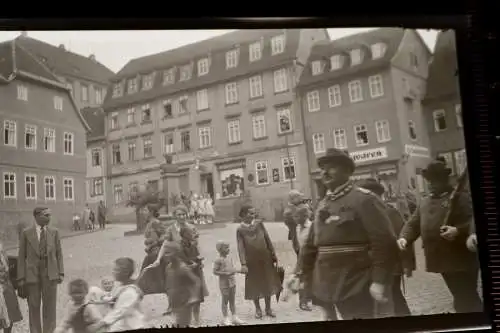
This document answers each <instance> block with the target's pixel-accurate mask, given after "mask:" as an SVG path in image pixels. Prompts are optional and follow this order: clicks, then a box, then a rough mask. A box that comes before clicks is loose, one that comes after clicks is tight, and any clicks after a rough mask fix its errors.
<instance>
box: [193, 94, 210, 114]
mask: <svg viewBox="0 0 500 333" xmlns="http://www.w3.org/2000/svg"><path fill="white" fill-rule="evenodd" d="M196 108H197V110H198V111H202V110H207V109H208V90H207V89H202V90H198V91H197V92H196Z"/></svg>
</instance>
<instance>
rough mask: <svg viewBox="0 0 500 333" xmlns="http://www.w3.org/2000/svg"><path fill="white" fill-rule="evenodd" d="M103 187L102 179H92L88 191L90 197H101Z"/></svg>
mask: <svg viewBox="0 0 500 333" xmlns="http://www.w3.org/2000/svg"><path fill="white" fill-rule="evenodd" d="M103 193H104V186H103V181H102V178H94V179H92V188H91V190H90V196H92V197H95V196H98V195H103Z"/></svg>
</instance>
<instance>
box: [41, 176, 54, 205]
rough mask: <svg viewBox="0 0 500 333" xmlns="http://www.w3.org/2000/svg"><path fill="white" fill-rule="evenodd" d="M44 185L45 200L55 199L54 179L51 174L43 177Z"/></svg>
mask: <svg viewBox="0 0 500 333" xmlns="http://www.w3.org/2000/svg"><path fill="white" fill-rule="evenodd" d="M43 184H44V187H45V200H56V179H55V178H54V177H53V176H46V177H44V179H43Z"/></svg>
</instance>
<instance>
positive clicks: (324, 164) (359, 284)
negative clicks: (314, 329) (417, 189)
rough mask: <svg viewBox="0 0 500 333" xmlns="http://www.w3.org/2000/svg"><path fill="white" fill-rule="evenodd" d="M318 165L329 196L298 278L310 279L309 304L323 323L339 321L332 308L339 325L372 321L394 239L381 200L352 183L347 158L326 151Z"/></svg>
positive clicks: (321, 207) (388, 276) (342, 153)
mask: <svg viewBox="0 0 500 333" xmlns="http://www.w3.org/2000/svg"><path fill="white" fill-rule="evenodd" d="M318 165H319V167H320V168H321V171H322V181H323V183H324V184H325V187H326V188H327V189H328V190H327V193H326V195H325V197H324V198H323V199H322V200H321V201H320V202H319V204H318V207H317V209H316V214H315V219H314V222H313V224H312V225H311V228H310V231H309V235H308V237H307V239H306V241H305V243H304V244H303V247H302V248H301V250H300V255H299V261H298V265H297V276H298V277H299V278H300V279H301V280H303V279H302V277H303V276H307V275H308V274H310V275H311V276H312V279H311V280H312V282H311V287H312V288H310V290H311V291H312V296H313V302H314V303H315V304H316V305H319V306H321V307H322V308H323V310H324V314H325V319H326V320H336V319H338V318H337V315H336V311H335V308H336V309H337V311H338V313H339V314H340V315H341V317H342V318H343V319H353V318H373V317H374V315H375V313H376V308H377V304H376V303H377V302H387V298H386V290H385V285H386V284H387V283H388V281H390V279H391V277H392V270H393V267H394V264H395V263H396V262H397V260H398V259H397V252H398V248H397V245H396V235H395V233H394V230H393V228H392V225H391V222H390V220H389V217H388V216H387V211H386V208H385V206H384V203H383V202H382V201H381V200H380V198H378V197H377V196H376V195H374V194H373V193H372V192H371V191H368V190H365V189H363V188H360V187H358V186H356V185H354V184H353V183H352V181H351V180H350V177H351V175H352V174H353V172H354V169H355V165H354V161H353V160H352V159H351V157H350V156H349V154H348V153H347V152H345V151H342V150H339V149H328V150H327V152H326V154H325V156H322V157H320V158H319V159H318ZM303 282H304V283H308V282H307V280H306V281H303Z"/></svg>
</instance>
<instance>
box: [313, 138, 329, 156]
mask: <svg viewBox="0 0 500 333" xmlns="http://www.w3.org/2000/svg"><path fill="white" fill-rule="evenodd" d="M312 139H313V151H314V153H315V154H320V153H324V152H325V151H326V148H325V135H324V134H323V133H314V134H313V136H312Z"/></svg>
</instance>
